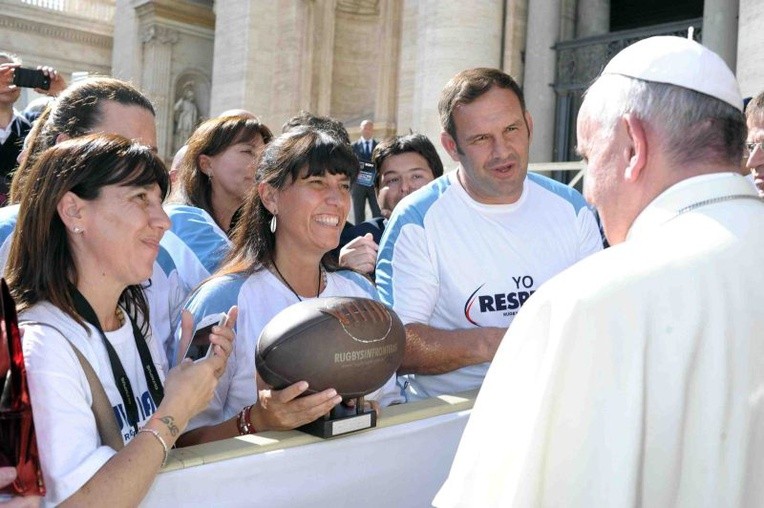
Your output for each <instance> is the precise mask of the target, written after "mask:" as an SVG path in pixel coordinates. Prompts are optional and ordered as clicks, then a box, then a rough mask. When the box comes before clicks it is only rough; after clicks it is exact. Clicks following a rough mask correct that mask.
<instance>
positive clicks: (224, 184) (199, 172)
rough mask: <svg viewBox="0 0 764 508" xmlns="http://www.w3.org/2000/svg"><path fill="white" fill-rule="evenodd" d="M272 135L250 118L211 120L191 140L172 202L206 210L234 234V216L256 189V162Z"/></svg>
mask: <svg viewBox="0 0 764 508" xmlns="http://www.w3.org/2000/svg"><path fill="white" fill-rule="evenodd" d="M272 137H273V134H271V131H270V130H269V129H268V127H266V126H265V125H263V124H261V123H260V122H259V121H258V120H256V119H253V118H251V117H247V116H224V117H218V118H212V119H210V120H207V121H206V122H204V123H203V124H201V125H200V126H199V127H198V128H197V129H196V130H195V131H194V133H193V134H191V137H190V138H189V139H188V143H187V144H186V146H187V149H186V154H185V155H184V156H183V160H182V161H181V163H180V168H179V170H178V180H179V182H180V186H179V189H178V196H177V197H176V198H174V199H173V201H176V202H179V203H183V204H185V205H191V206H195V207H197V208H201V209H202V210H204V211H206V212H207V213H209V214H210V215H211V216H212V218H213V219H215V222H216V223H217V225H218V226H219V227H220V228H221V229H222V230H223V231H226V232H229V230H230V226H231V218H232V217H233V215H234V213H236V210H238V209H239V208H240V207H241V206H242V205H243V204H244V200H245V199H246V197H247V194H248V193H249V191H250V190H251V189H252V188H253V187H254V185H255V168H256V167H257V162H258V161H259V159H260V155H261V154H262V151H263V148H265V145H266V144H267V143H268V142H269V141H270V140H271V138H272Z"/></svg>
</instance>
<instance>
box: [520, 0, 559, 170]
mask: <svg viewBox="0 0 764 508" xmlns="http://www.w3.org/2000/svg"><path fill="white" fill-rule="evenodd" d="M559 33H560V0H534V1H532V2H530V3H529V5H528V35H527V44H526V51H525V79H524V80H523V91H524V92H525V105H526V107H527V108H528V111H530V113H531V115H532V116H533V141H532V143H531V150H530V162H550V161H551V160H552V153H553V145H554V127H555V126H554V122H555V104H556V97H555V93H554V90H553V88H552V84H553V83H554V79H555V61H556V53H555V51H554V49H552V46H553V45H554V44H555V43H556V42H557V40H558V37H559Z"/></svg>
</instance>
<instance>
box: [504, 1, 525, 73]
mask: <svg viewBox="0 0 764 508" xmlns="http://www.w3.org/2000/svg"><path fill="white" fill-rule="evenodd" d="M505 11H506V14H505V16H504V57H503V62H502V69H503V70H504V72H506V73H507V74H509V75H510V76H512V77H513V78H515V81H517V82H518V83H520V85H522V84H523V71H524V69H525V62H524V61H523V59H524V54H525V30H526V28H527V24H528V0H506V9H505Z"/></svg>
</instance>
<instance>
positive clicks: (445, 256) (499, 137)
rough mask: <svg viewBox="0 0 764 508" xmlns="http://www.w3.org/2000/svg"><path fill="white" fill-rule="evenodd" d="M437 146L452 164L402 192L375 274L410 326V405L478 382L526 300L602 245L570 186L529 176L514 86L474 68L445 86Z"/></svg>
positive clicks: (526, 120) (523, 117) (524, 121)
mask: <svg viewBox="0 0 764 508" xmlns="http://www.w3.org/2000/svg"><path fill="white" fill-rule="evenodd" d="M439 110H440V116H441V125H442V127H443V130H444V132H443V133H442V134H441V143H442V144H443V147H444V148H445V149H446V151H447V152H448V153H449V155H451V157H452V158H453V159H454V161H456V162H458V163H459V167H458V169H457V170H456V171H454V172H451V173H449V174H446V175H444V176H442V177H440V178H438V179H436V180H435V181H433V182H431V183H430V184H429V185H427V186H425V187H423V188H421V189H419V190H418V191H416V192H414V193H413V194H411V195H409V196H408V197H406V198H404V199H403V200H402V201H401V202H400V203H399V204H398V206H397V207H396V208H395V210H394V211H393V214H392V216H391V218H390V221H389V222H388V225H387V228H386V229H385V233H384V235H383V237H382V240H381V242H380V248H379V256H378V264H377V272H376V281H377V285H378V289H379V293H380V297H381V298H382V300H383V301H384V302H385V303H386V304H388V305H390V306H392V307H393V309H394V310H395V311H396V312H397V313H398V315H399V316H400V317H401V320H402V321H403V323H404V324H405V325H406V332H407V344H406V353H405V357H404V360H403V365H402V366H401V370H400V371H399V374H404V375H405V376H404V377H403V378H402V379H401V382H402V383H403V384H404V385H405V386H406V387H407V390H406V394H407V397H408V399H409V400H416V399H422V398H427V397H433V396H436V395H440V394H443V393H451V392H455V391H464V390H470V389H475V388H478V387H479V386H480V385H481V383H482V380H483V377H484V376H485V372H486V370H487V369H488V365H489V364H490V362H491V360H492V358H493V355H494V353H495V352H496V348H497V347H498V345H499V343H500V342H501V338H502V336H503V335H504V333H505V332H506V330H507V327H508V326H509V325H510V323H511V322H512V319H513V318H514V315H515V314H516V313H517V311H518V310H519V309H520V306H522V305H523V303H524V302H525V301H526V300H527V299H528V298H529V297H530V296H531V295H532V294H533V293H534V292H535V291H536V290H537V289H538V287H539V286H540V285H541V284H542V283H543V282H544V281H546V280H547V279H549V278H551V277H552V276H553V275H555V274H557V273H559V272H561V271H562V270H564V269H565V268H567V267H569V266H571V265H572V264H574V263H576V262H577V261H578V260H580V259H582V258H584V257H586V256H588V255H589V254H591V253H593V252H597V251H599V250H601V249H602V238H601V236H600V233H599V228H598V226H597V222H596V220H595V218H594V215H593V213H592V212H591V210H589V208H588V207H587V206H586V203H585V202H584V199H583V197H582V196H581V195H580V194H579V193H578V192H576V191H575V190H574V189H571V188H569V187H566V186H565V185H562V184H560V183H558V182H555V181H553V180H550V179H548V178H545V177H542V176H539V175H528V147H529V145H530V141H531V136H532V133H533V121H532V119H531V115H530V113H529V112H528V111H526V109H525V103H524V101H523V94H522V91H521V90H520V87H519V86H518V85H517V83H516V82H515V81H514V80H513V79H512V78H511V77H510V76H508V75H507V74H505V73H503V72H501V71H499V70H497V69H487V68H478V69H469V70H466V71H462V72H460V73H459V74H457V75H456V76H455V77H454V78H453V79H452V80H451V81H450V82H449V83H448V84H447V85H446V87H445V88H444V90H443V92H442V93H441V99H440V103H439Z"/></svg>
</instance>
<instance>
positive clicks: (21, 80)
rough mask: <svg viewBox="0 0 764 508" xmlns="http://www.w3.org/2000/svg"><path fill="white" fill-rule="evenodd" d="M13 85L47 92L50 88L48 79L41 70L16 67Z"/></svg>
mask: <svg viewBox="0 0 764 508" xmlns="http://www.w3.org/2000/svg"><path fill="white" fill-rule="evenodd" d="M13 84H14V85H16V86H22V87H24V88H41V89H42V90H48V89H49V88H50V78H49V77H48V76H46V75H45V73H44V72H42V71H41V70H37V69H25V68H24V67H16V69H14V71H13Z"/></svg>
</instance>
